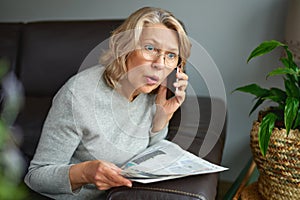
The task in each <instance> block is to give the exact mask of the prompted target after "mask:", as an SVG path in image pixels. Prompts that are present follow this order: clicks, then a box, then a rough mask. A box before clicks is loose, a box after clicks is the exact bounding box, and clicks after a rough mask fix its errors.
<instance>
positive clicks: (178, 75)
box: [176, 72, 189, 81]
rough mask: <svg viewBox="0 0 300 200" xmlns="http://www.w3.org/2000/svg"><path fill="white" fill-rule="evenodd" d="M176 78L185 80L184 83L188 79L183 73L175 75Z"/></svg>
mask: <svg viewBox="0 0 300 200" xmlns="http://www.w3.org/2000/svg"><path fill="white" fill-rule="evenodd" d="M176 78H178V79H179V80H186V81H187V80H188V79H189V77H188V75H187V74H185V73H183V72H179V73H176Z"/></svg>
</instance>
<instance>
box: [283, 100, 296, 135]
mask: <svg viewBox="0 0 300 200" xmlns="http://www.w3.org/2000/svg"><path fill="white" fill-rule="evenodd" d="M298 109H299V99H296V98H293V97H288V98H287V99H286V105H285V108H284V125H285V128H286V132H287V134H289V132H290V130H291V128H292V125H293V122H294V121H295V119H296V116H297V114H298Z"/></svg>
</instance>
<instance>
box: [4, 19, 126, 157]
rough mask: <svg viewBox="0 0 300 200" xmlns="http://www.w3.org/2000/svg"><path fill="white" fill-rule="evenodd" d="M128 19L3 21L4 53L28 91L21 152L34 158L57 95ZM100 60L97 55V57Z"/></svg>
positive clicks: (19, 122)
mask: <svg viewBox="0 0 300 200" xmlns="http://www.w3.org/2000/svg"><path fill="white" fill-rule="evenodd" d="M122 22H123V20H84V21H47V22H30V23H0V57H5V58H8V59H9V61H10V63H11V68H12V70H14V71H15V73H16V75H17V76H18V78H19V80H20V81H21V83H22V85H23V87H24V91H25V102H24V103H25V104H24V106H23V109H22V110H21V111H20V114H19V116H18V119H17V121H16V125H17V126H20V128H21V130H22V133H23V142H22V144H21V150H22V152H23V153H24V154H25V157H26V158H28V161H29V160H30V159H31V158H32V156H33V154H34V152H35V148H36V146H37V143H38V140H39V138H40V134H41V131H42V126H43V123H44V120H45V118H46V115H47V113H48V110H49V108H50V106H51V102H52V98H53V96H54V94H55V93H56V92H57V91H58V89H59V88H60V87H61V86H62V85H63V84H64V83H65V82H66V81H67V80H68V79H69V78H70V77H71V76H72V75H74V74H76V73H77V72H78V70H79V68H80V66H81V63H82V61H83V60H84V59H85V57H86V56H87V55H88V54H89V53H90V51H91V50H93V49H94V48H95V47H96V46H97V45H98V44H100V43H101V42H102V41H104V40H106V39H108V38H109V36H110V33H111V32H112V31H113V30H114V29H115V28H116V27H118V26H119V25H120V24H121V23H122ZM94 62H95V63H93V64H97V59H95V61H94Z"/></svg>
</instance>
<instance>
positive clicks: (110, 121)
mask: <svg viewBox="0 0 300 200" xmlns="http://www.w3.org/2000/svg"><path fill="white" fill-rule="evenodd" d="M103 69H104V68H103V67H100V66H95V67H92V68H89V69H87V70H84V71H82V72H80V73H78V74H77V75H75V76H74V77H72V78H71V79H70V80H69V81H68V82H67V83H66V84H65V85H64V86H63V87H62V88H61V89H60V90H59V92H58V93H57V94H56V95H55V97H54V99H53V102H52V107H51V109H50V111H49V113H48V116H47V119H46V121H45V124H44V127H43V131H42V135H41V138H40V141H39V144H38V147H37V150H36V152H35V155H34V158H33V160H32V161H31V163H30V167H29V169H28V173H27V175H26V177H25V182H26V184H27V185H28V186H29V187H30V188H32V189H33V190H35V191H37V192H39V193H41V194H43V195H46V196H48V197H51V198H54V199H81V200H82V199H97V200H100V199H105V193H104V192H103V191H99V190H97V189H96V188H95V187H94V185H92V184H88V185H85V186H83V187H82V188H81V189H79V190H77V191H72V190H71V185H70V181H69V168H70V166H71V165H72V164H76V163H79V162H83V161H88V160H95V159H99V160H105V161H108V162H112V163H114V164H116V165H117V166H121V165H123V164H124V163H125V162H126V161H127V160H128V159H130V158H131V157H132V156H134V155H136V154H138V153H139V152H141V151H142V150H144V149H145V148H146V147H147V146H148V145H150V144H152V143H155V142H157V141H159V140H161V139H163V138H164V137H165V136H166V134H167V127H166V128H165V129H163V130H162V131H160V132H158V133H151V131H150V130H151V123H152V118H153V115H154V112H155V95H150V94H140V95H139V96H137V97H136V99H135V100H134V101H133V102H128V100H127V99H126V98H125V97H123V96H122V95H120V94H119V93H117V92H116V91H115V90H113V89H111V88H110V87H108V86H107V85H106V84H105V82H104V81H103V79H102V73H103Z"/></svg>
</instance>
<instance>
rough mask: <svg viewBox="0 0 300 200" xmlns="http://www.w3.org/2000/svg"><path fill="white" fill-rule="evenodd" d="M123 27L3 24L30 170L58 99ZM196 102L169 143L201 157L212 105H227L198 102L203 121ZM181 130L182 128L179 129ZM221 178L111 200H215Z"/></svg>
mask: <svg viewBox="0 0 300 200" xmlns="http://www.w3.org/2000/svg"><path fill="white" fill-rule="evenodd" d="M121 22H122V20H96V21H88V20H86V21H51V22H30V23H0V56H1V57H6V58H8V59H9V60H10V63H11V70H13V71H14V72H15V73H16V75H17V77H18V78H19V80H20V81H21V83H22V84H23V86H24V90H25V105H24V107H23V109H22V110H21V112H20V114H19V117H18V119H17V121H16V124H17V125H18V126H19V127H20V128H21V130H22V132H23V142H22V145H21V147H20V148H21V151H22V153H23V155H24V158H25V159H26V162H27V165H28V164H29V161H30V160H31V159H32V156H33V154H34V152H35V148H36V146H37V143H38V140H39V137H40V133H41V128H42V125H43V121H44V119H45V117H46V115H47V112H48V109H49V107H50V105H51V100H52V97H53V95H54V94H55V93H56V91H57V90H58V89H59V88H60V87H61V86H62V84H63V83H64V82H65V81H66V80H67V79H68V78H69V77H71V76H72V75H74V74H76V73H77V71H78V69H79V67H80V64H81V63H82V61H83V60H84V58H85V57H86V56H87V54H88V53H89V52H90V51H91V50H92V49H93V48H94V47H95V46H96V45H97V44H99V43H101V42H102V41H103V40H105V39H107V38H108V37H109V34H110V32H111V31H112V30H113V29H114V28H115V27H117V26H118V25H119V24H120V23H121ZM95 62H96V61H95ZM90 64H91V65H92V64H93V63H90ZM94 64H96V63H94ZM187 71H188V69H187ZM193 100H195V97H194V98H193V97H188V98H187V100H186V102H185V103H184V105H183V106H182V107H181V109H180V110H178V111H177V112H176V113H175V115H174V117H173V118H172V121H171V122H170V124H169V134H168V136H167V139H169V140H173V141H174V142H176V143H178V144H179V145H181V146H183V147H184V146H185V145H186V144H188V143H189V145H188V147H185V148H187V149H188V150H189V151H190V152H192V153H194V154H196V155H199V151H200V147H201V144H202V143H203V140H204V138H205V136H206V134H207V130H208V127H209V124H210V118H211V104H212V102H213V103H214V105H216V106H218V108H219V109H220V110H224V109H225V105H224V102H223V101H221V100H219V99H215V98H209V97H196V101H197V106H199V110H200V113H201V117H200V119H198V120H195V119H193V113H194V111H195V107H194V105H195V104H191V102H192V101H193ZM182 111H184V112H182ZM182 113H185V114H182ZM183 118H190V119H191V121H190V123H187V124H182V123H181V122H182V119H183ZM197 118H199V117H197ZM193 120H194V121H195V122H193ZM217 120H218V119H217ZM220 121H222V120H221V119H220ZM220 123H221V122H220ZM179 124H180V127H183V128H181V129H179ZM225 124H226V123H225ZM191 127H192V128H196V135H191V134H190V131H189V130H190V128H191ZM225 132H226V126H225V125H224V127H223V130H222V134H221V136H220V137H219V138H218V140H217V143H216V144H215V145H214V146H213V148H212V150H211V151H210V152H209V153H208V154H207V155H206V156H205V157H204V158H205V159H207V160H208V161H211V162H213V163H216V164H220V162H221V159H222V152H223V146H224V142H225V135H226V134H225ZM175 139H176V140H175ZM218 176H219V174H218V173H212V174H206V175H196V176H190V177H185V178H180V179H174V180H168V181H162V182H157V183H151V184H139V183H134V184H133V187H132V188H126V187H119V188H114V189H111V190H109V191H108V197H107V199H110V200H127V199H128V200H135V199H139V200H140V199H143V200H148V199H149V200H154V199H161V200H167V199H170V200H177V199H178V200H179V199H180V200H196V199H203V200H213V199H215V197H216V193H217V187H218ZM31 194H32V196H31V198H28V199H46V198H45V197H42V196H39V195H38V194H35V193H34V192H33V191H32V193H31Z"/></svg>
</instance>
